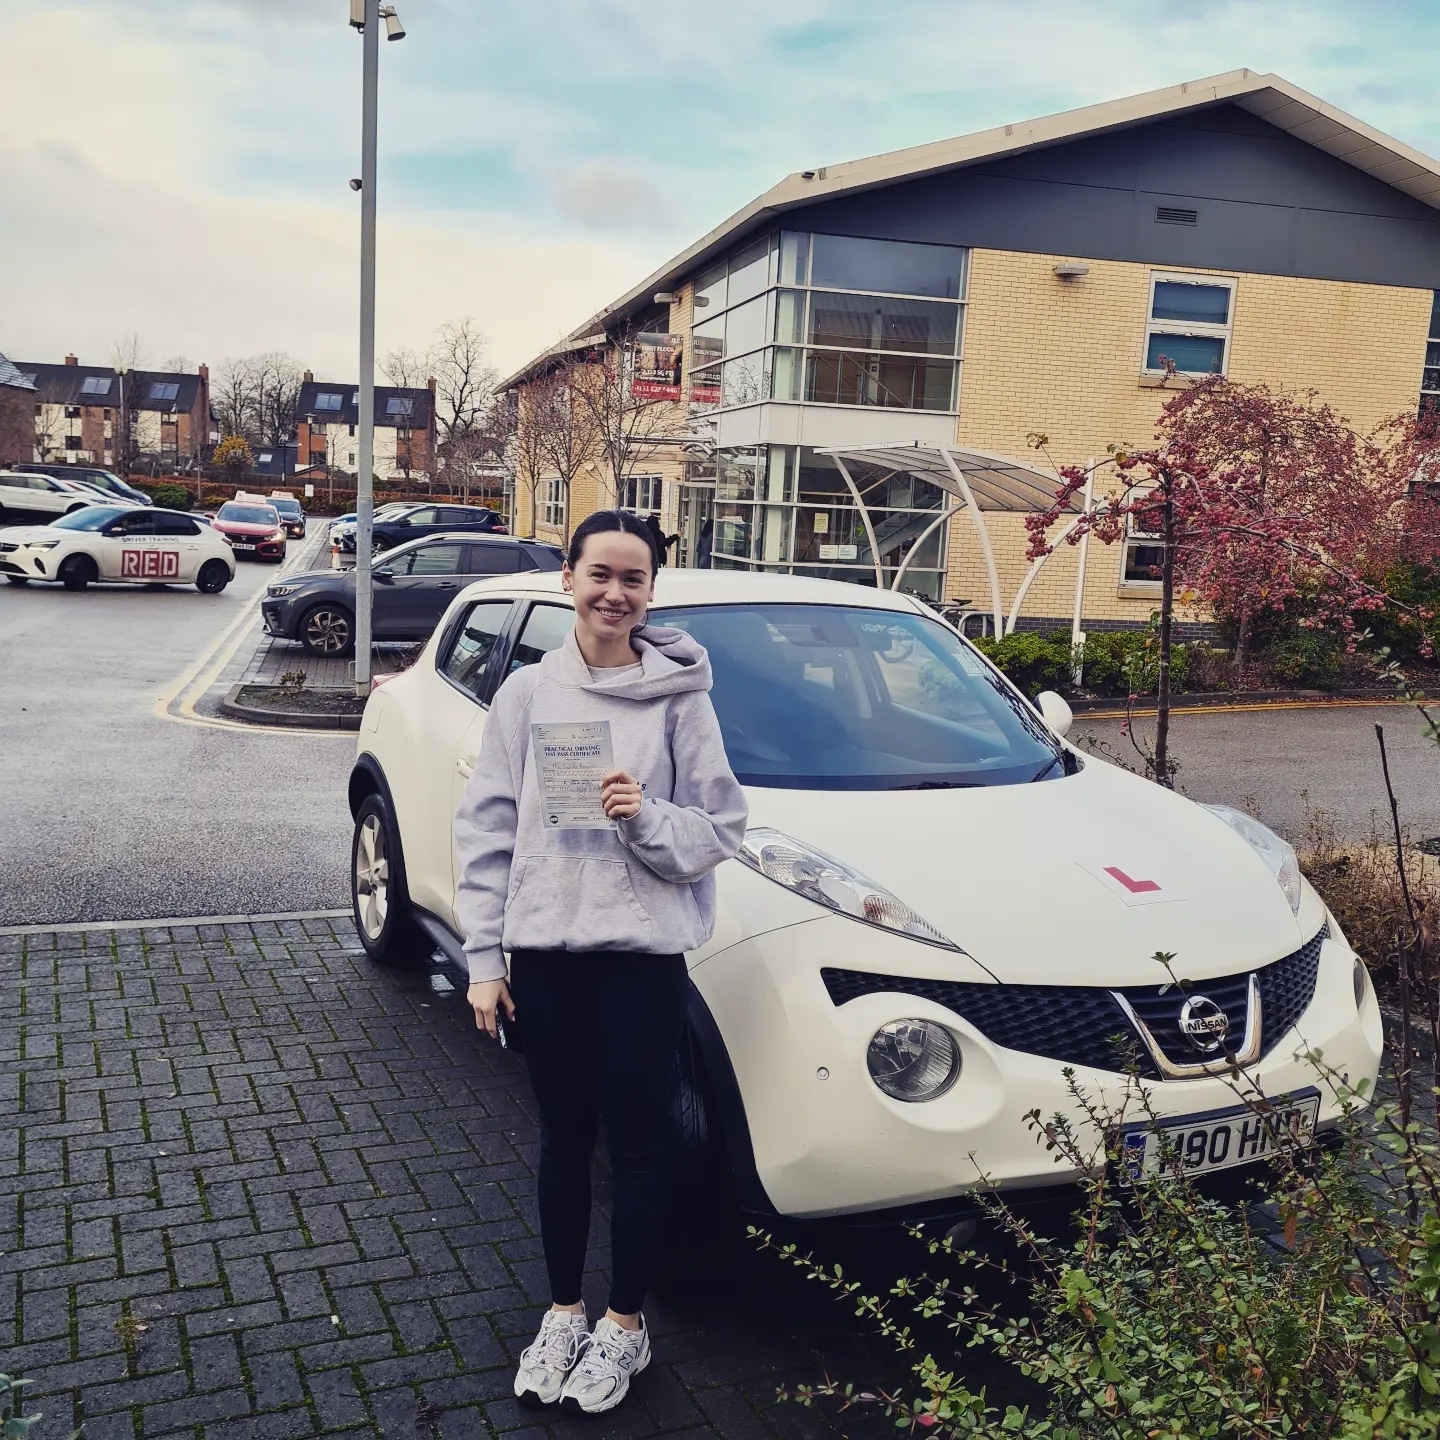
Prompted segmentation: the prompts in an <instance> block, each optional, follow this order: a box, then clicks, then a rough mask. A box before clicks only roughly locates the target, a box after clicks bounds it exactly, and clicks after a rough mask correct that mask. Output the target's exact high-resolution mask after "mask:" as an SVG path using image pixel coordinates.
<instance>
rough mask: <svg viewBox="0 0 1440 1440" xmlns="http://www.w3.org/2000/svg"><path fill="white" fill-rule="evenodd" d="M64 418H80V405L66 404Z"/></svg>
mask: <svg viewBox="0 0 1440 1440" xmlns="http://www.w3.org/2000/svg"><path fill="white" fill-rule="evenodd" d="M65 418H66V419H67V420H78V419H79V418H80V407H79V406H78V405H67V406H66V407H65Z"/></svg>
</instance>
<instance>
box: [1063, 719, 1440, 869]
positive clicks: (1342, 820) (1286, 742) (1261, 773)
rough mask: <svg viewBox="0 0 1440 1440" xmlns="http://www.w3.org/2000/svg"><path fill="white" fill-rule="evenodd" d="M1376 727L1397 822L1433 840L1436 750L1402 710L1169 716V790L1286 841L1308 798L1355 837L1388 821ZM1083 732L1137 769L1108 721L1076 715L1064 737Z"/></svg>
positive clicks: (1146, 727) (1141, 731) (1439, 755)
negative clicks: (1175, 768)
mask: <svg viewBox="0 0 1440 1440" xmlns="http://www.w3.org/2000/svg"><path fill="white" fill-rule="evenodd" d="M1377 722H1378V723H1379V724H1381V725H1383V726H1384V727H1385V745H1386V749H1387V751H1388V752H1389V757H1390V776H1391V779H1392V780H1393V782H1394V785H1395V793H1396V796H1397V798H1398V799H1399V802H1400V819H1401V822H1402V823H1403V824H1404V825H1405V826H1406V827H1407V828H1408V829H1409V830H1410V831H1411V832H1412V833H1413V834H1414V835H1415V836H1416V838H1422V837H1428V836H1432V835H1440V749H1437V748H1436V747H1435V746H1434V745H1432V744H1431V743H1430V742H1429V741H1428V740H1426V739H1425V738H1424V735H1423V730H1422V723H1421V720H1420V717H1419V715H1418V714H1416V712H1415V711H1414V710H1413V709H1411V708H1410V707H1409V706H1404V705H1354V706H1350V705H1346V706H1332V707H1324V708H1318V709H1285V710H1279V709H1272V710H1249V711H1236V712H1231V713H1210V714H1207V713H1204V712H1198V713H1197V712H1191V713H1188V714H1187V713H1184V712H1181V713H1178V714H1176V715H1174V716H1173V717H1172V720H1171V753H1172V754H1173V755H1174V757H1175V758H1176V759H1177V760H1178V761H1179V764H1180V770H1179V774H1178V777H1177V788H1179V789H1180V790H1182V791H1183V792H1184V793H1185V794H1187V795H1189V796H1190V797H1191V799H1194V800H1200V801H1206V802H1209V803H1212V804H1223V805H1236V806H1238V807H1240V808H1241V809H1243V810H1248V811H1250V813H1252V814H1254V815H1258V816H1259V818H1260V819H1262V820H1263V821H1265V823H1266V824H1267V825H1269V826H1270V827H1271V828H1272V829H1275V830H1278V831H1280V833H1281V834H1283V835H1284V836H1285V837H1286V838H1287V839H1290V840H1294V841H1298V840H1299V839H1300V838H1301V837H1302V836H1303V833H1304V829H1305V823H1306V822H1305V816H1306V809H1307V800H1308V805H1309V806H1310V807H1313V808H1318V809H1322V810H1327V811H1329V812H1330V813H1331V814H1333V816H1334V817H1335V821H1336V824H1337V826H1338V827H1339V829H1340V831H1341V833H1342V834H1343V835H1347V836H1349V837H1351V838H1355V839H1359V838H1360V837H1362V836H1363V835H1365V834H1366V833H1367V832H1368V830H1369V828H1370V825H1371V822H1372V819H1373V818H1374V817H1377V816H1378V817H1379V820H1380V822H1381V823H1382V825H1383V826H1384V827H1386V828H1387V829H1388V826H1389V824H1390V812H1389V802H1388V800H1387V799H1386V796H1385V780H1384V776H1383V774H1382V773H1381V769H1380V750H1379V746H1378V744H1377V742H1376V739H1375V726H1376V724H1377ZM1136 730H1137V735H1138V736H1140V737H1142V738H1143V739H1144V740H1145V741H1146V743H1147V744H1149V743H1152V742H1153V738H1154V732H1155V722H1154V721H1153V720H1152V719H1141V720H1139V721H1137V725H1136ZM1086 735H1094V736H1097V737H1098V738H1100V739H1101V740H1103V741H1104V742H1105V743H1106V744H1108V745H1109V746H1110V747H1111V748H1112V749H1113V750H1114V752H1115V753H1116V754H1117V755H1119V756H1120V757H1122V758H1123V759H1125V760H1126V762H1127V763H1129V764H1131V766H1132V768H1139V757H1138V756H1137V755H1136V754H1135V752H1134V750H1133V749H1132V748H1131V744H1130V741H1129V740H1128V739H1127V738H1126V737H1125V736H1124V735H1123V734H1122V733H1121V725H1120V722H1119V721H1118V720H1091V719H1088V718H1087V717H1086V716H1083V715H1081V716H1078V717H1077V718H1076V721H1075V725H1074V728H1073V729H1072V730H1071V732H1070V737H1071V739H1073V740H1076V741H1077V742H1080V741H1081V740H1082V737H1084V736H1086Z"/></svg>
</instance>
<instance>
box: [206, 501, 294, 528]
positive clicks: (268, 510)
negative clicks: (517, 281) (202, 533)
mask: <svg viewBox="0 0 1440 1440" xmlns="http://www.w3.org/2000/svg"><path fill="white" fill-rule="evenodd" d="M215 518H216V519H217V520H233V521H234V522H235V523H236V524H237V525H276V524H278V523H279V521H280V517H279V516H278V515H277V514H276V513H275V510H274V508H273V507H272V506H269V505H236V504H233V503H231V502H227V503H226V504H224V505H222V506H221V507H220V508H219V509H218V510H217V511H216V512H215Z"/></svg>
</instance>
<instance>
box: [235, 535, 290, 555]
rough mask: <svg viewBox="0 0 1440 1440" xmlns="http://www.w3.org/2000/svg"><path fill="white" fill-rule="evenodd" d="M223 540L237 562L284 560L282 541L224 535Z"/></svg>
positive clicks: (251, 536) (249, 536)
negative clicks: (245, 560)
mask: <svg viewBox="0 0 1440 1440" xmlns="http://www.w3.org/2000/svg"><path fill="white" fill-rule="evenodd" d="M221 533H222V534H223V533H224V532H223V531H222V532H221ZM225 538H226V539H227V540H228V541H229V542H230V548H231V549H232V550H233V551H234V552H235V558H236V559H237V560H244V559H257V560H283V559H284V558H285V541H284V540H263V539H257V538H256V537H255V536H253V535H225Z"/></svg>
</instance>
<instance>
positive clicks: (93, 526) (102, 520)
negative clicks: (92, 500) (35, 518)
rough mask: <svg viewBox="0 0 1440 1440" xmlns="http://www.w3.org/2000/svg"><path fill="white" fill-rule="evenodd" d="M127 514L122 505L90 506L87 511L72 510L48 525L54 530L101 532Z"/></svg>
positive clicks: (126, 509) (127, 510) (128, 512)
mask: <svg viewBox="0 0 1440 1440" xmlns="http://www.w3.org/2000/svg"><path fill="white" fill-rule="evenodd" d="M128 514H130V511H129V509H128V508H126V507H125V506H123V505H92V506H91V507H90V508H89V509H88V510H72V511H71V512H70V513H69V514H68V515H62V516H61V517H60V518H59V519H58V520H52V521H51V522H50V524H51V525H52V526H53V527H54V528H55V529H56V530H103V529H104V528H105V527H106V526H107V525H108V524H109V523H110V522H111V521H112V520H114V519H116V518H117V517H118V516H120V515H128Z"/></svg>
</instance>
